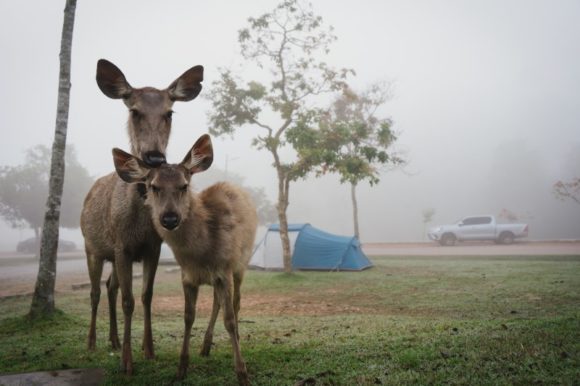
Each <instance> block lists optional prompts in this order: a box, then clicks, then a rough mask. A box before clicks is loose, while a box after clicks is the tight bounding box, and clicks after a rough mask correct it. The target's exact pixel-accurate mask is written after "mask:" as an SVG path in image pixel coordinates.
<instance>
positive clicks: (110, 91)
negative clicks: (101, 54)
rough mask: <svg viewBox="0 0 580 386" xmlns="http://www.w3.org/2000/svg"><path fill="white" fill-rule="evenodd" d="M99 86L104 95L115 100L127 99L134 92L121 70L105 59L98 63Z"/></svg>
mask: <svg viewBox="0 0 580 386" xmlns="http://www.w3.org/2000/svg"><path fill="white" fill-rule="evenodd" d="M97 84H98V85H99V88H100V89H101V91H102V92H103V94H105V95H106V96H108V97H109V98H113V99H121V98H123V99H126V98H128V97H129V96H131V92H133V88H132V87H131V85H129V83H128V82H127V80H126V79H125V75H123V73H122V72H121V70H119V68H118V67H117V66H115V65H114V64H113V63H111V62H109V61H108V60H105V59H101V60H99V61H98V62H97Z"/></svg>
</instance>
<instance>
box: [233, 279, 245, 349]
mask: <svg viewBox="0 0 580 386" xmlns="http://www.w3.org/2000/svg"><path fill="white" fill-rule="evenodd" d="M243 279H244V277H243V273H242V274H234V313H235V315H236V323H239V322H240V302H241V300H242V294H241V292H240V287H241V286H242V280H243ZM239 339H240V338H239V336H238V340H239Z"/></svg>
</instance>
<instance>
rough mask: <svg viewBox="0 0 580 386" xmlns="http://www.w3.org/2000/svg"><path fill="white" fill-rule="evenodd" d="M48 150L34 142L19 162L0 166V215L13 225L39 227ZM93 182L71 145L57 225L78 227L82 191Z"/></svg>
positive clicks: (42, 219) (43, 198)
mask: <svg viewBox="0 0 580 386" xmlns="http://www.w3.org/2000/svg"><path fill="white" fill-rule="evenodd" d="M50 158H51V152H50V149H49V148H47V147H46V146H43V145H38V146H36V147H33V148H31V149H29V150H28V151H27V152H26V159H25V162H24V164H23V165H18V166H2V167H0V216H1V217H3V218H4V220H6V221H7V222H8V223H10V224H11V225H12V226H14V227H19V226H23V225H28V226H29V227H31V228H34V229H39V228H41V227H42V224H43V221H44V213H45V211H46V209H45V204H46V198H47V195H48V178H49V173H50ZM92 184H93V179H92V177H91V176H90V175H89V174H88V171H87V170H86V169H85V168H84V167H83V166H82V165H81V164H79V162H78V160H77V158H76V153H75V151H74V147H72V146H69V148H68V149H67V154H66V175H65V184H64V190H63V197H62V208H61V216H60V224H61V226H63V227H65V228H77V227H78V226H79V218H80V211H81V208H82V203H83V200H84V198H85V195H86V193H87V192H88V191H89V189H90V187H91V186H92Z"/></svg>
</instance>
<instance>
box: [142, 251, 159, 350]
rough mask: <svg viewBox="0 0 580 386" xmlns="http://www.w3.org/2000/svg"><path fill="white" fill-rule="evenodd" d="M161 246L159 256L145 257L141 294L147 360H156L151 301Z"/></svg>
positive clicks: (144, 347)
mask: <svg viewBox="0 0 580 386" xmlns="http://www.w3.org/2000/svg"><path fill="white" fill-rule="evenodd" d="M160 247H161V246H158V247H157V254H154V253H152V255H151V256H145V257H144V259H143V290H142V293H141V301H142V303H143V313H144V315H143V323H144V328H143V351H144V352H145V358H147V359H153V358H155V353H154V350H153V332H152V330H151V300H152V298H153V283H154V281H155V273H156V272H157V264H158V263H159V250H160Z"/></svg>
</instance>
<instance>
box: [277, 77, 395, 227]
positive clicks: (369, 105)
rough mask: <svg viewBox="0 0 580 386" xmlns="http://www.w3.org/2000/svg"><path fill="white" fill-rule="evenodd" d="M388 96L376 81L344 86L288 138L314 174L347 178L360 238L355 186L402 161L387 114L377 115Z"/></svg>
mask: <svg viewBox="0 0 580 386" xmlns="http://www.w3.org/2000/svg"><path fill="white" fill-rule="evenodd" d="M387 100H388V92H387V87H386V85H385V84H383V83H376V84H374V85H372V86H370V87H369V88H368V89H367V90H366V91H364V92H362V93H358V94H357V93H355V92H354V91H353V90H351V89H345V90H344V92H343V93H342V95H340V96H339V97H337V98H336V99H335V101H334V103H333V104H332V106H331V107H330V108H329V109H328V111H327V112H326V114H322V115H318V116H314V117H305V119H303V120H302V121H301V122H300V124H299V125H296V127H294V128H292V129H290V130H289V133H288V138H289V140H290V142H292V143H293V145H294V147H295V148H296V149H297V150H298V152H299V154H300V159H302V160H303V162H304V163H306V164H308V165H311V166H312V167H313V168H315V169H316V172H317V174H318V175H321V174H325V173H338V174H339V175H340V179H341V183H349V184H350V187H351V199H352V206H353V222H354V234H355V236H356V237H357V238H360V231H359V221H358V204H357V198H356V188H357V186H358V184H359V183H360V182H362V181H365V180H366V181H368V182H369V184H370V185H371V186H373V185H375V184H377V183H379V181H380V174H381V171H382V170H384V169H385V168H389V167H394V166H400V165H403V164H405V163H406V161H405V159H403V158H402V157H401V156H400V155H397V154H396V153H395V152H394V151H393V150H392V149H391V146H392V145H393V144H394V143H395V142H396V141H397V135H396V133H395V132H394V131H393V130H392V121H391V120H390V119H389V118H379V117H377V116H376V111H377V109H378V108H379V107H380V106H382V105H383V104H384V103H385V102H386V101H387Z"/></svg>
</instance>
